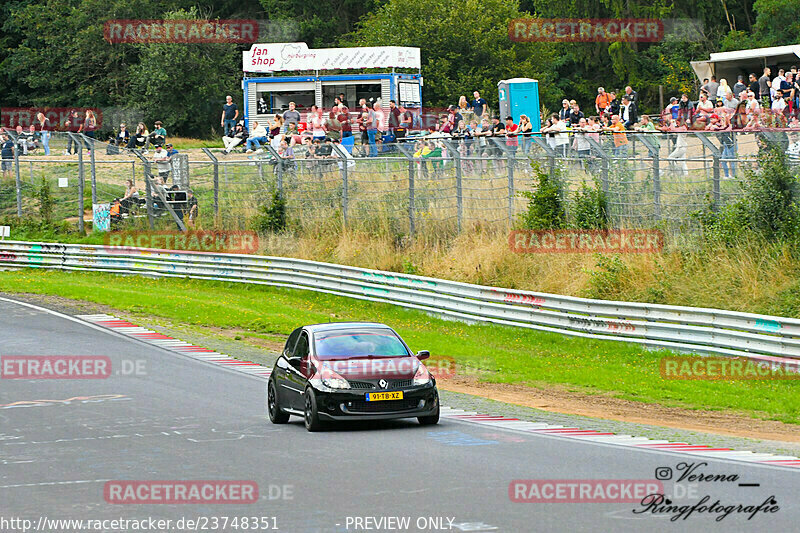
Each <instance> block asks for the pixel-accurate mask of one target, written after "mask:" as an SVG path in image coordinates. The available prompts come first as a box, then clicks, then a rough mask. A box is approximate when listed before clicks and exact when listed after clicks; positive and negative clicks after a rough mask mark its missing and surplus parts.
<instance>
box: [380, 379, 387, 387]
mask: <svg viewBox="0 0 800 533" xmlns="http://www.w3.org/2000/svg"><path fill="white" fill-rule="evenodd" d="M378 385H380V386H381V388H382V389H385V388H386V387H388V386H389V382H387V381H386V380H385V379H382V380H380V381H379V382H378Z"/></svg>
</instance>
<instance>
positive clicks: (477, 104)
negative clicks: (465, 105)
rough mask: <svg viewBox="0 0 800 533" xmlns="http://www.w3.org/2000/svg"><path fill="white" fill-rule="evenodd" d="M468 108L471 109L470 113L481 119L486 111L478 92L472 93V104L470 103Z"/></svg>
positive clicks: (486, 107)
mask: <svg viewBox="0 0 800 533" xmlns="http://www.w3.org/2000/svg"><path fill="white" fill-rule="evenodd" d="M470 107H472V111H473V113H475V116H476V117H483V113H484V112H486V111H487V110H488V106H487V105H486V100H484V99H483V98H481V93H479V92H478V91H475V92H473V93H472V102H470Z"/></svg>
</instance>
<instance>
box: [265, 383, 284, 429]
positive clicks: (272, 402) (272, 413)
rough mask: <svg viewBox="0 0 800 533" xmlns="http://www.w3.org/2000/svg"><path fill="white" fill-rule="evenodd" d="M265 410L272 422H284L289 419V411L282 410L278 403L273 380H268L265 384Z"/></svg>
mask: <svg viewBox="0 0 800 533" xmlns="http://www.w3.org/2000/svg"><path fill="white" fill-rule="evenodd" d="M267 412H268V413H269V420H270V422H272V423H273V424H285V423H287V422H288V421H289V413H286V412H284V411H283V410H282V409H281V406H280V405H279V404H278V391H277V390H275V382H274V381H273V380H269V384H268V385H267Z"/></svg>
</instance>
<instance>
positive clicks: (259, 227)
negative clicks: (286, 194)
mask: <svg viewBox="0 0 800 533" xmlns="http://www.w3.org/2000/svg"><path fill="white" fill-rule="evenodd" d="M252 227H253V229H254V230H255V231H257V232H259V233H268V232H273V233H274V232H278V231H283V230H284V229H286V200H285V199H284V198H283V195H282V194H281V192H280V191H275V192H273V193H272V196H271V197H270V201H269V203H265V204H263V205H261V206H259V208H258V214H257V215H256V216H254V217H253V220H252Z"/></svg>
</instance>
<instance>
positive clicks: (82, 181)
mask: <svg viewBox="0 0 800 533" xmlns="http://www.w3.org/2000/svg"><path fill="white" fill-rule="evenodd" d="M69 136H70V137H72V140H73V141H74V142H75V144H77V145H78V231H80V232H81V233H83V232H84V228H83V196H84V194H83V189H84V184H85V180H86V175H85V170H84V168H83V143H82V141H81V137H80V135H78V134H76V133H70V134H69Z"/></svg>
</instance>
